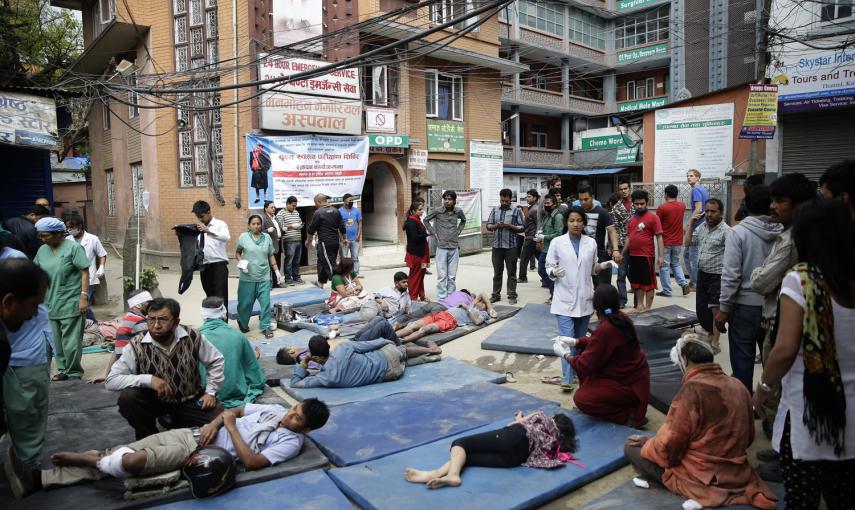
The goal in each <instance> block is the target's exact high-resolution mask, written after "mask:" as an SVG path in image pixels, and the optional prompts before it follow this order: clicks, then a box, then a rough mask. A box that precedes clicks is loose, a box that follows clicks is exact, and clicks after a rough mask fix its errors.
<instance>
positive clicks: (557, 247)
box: [546, 207, 611, 391]
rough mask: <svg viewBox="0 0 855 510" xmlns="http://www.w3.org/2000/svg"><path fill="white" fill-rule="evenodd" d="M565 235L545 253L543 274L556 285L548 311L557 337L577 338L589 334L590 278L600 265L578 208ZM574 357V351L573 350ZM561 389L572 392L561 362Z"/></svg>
mask: <svg viewBox="0 0 855 510" xmlns="http://www.w3.org/2000/svg"><path fill="white" fill-rule="evenodd" d="M565 218H566V221H567V233H566V234H563V235H561V236H559V237H556V238H555V239H553V240H552V242H551V243H550V244H549V252H548V253H547V254H546V274H547V275H549V278H551V279H552V280H553V281H554V282H555V292H554V294H553V296H552V307H551V308H550V312H551V313H552V314H553V315H555V317H556V318H557V319H558V335H559V336H567V337H572V338H580V337H583V336H585V335H586V334H587V333H588V320H589V319H590V318H591V314H592V313H594V305H593V300H594V283H593V281H592V278H591V277H592V276H593V275H595V274H597V273H599V272H600V270H601V268H602V266H603V265H608V264H611V262H603V263H602V264H598V263H597V242H596V241H595V240H594V238H593V237H590V236H586V235H584V231H585V226H586V225H587V223H588V216H587V215H586V214H585V211H583V210H582V208H581V207H571V208H570V209H569V210H568V211H567V215H566V216H565ZM572 350H573V353H574V354H575V348H574V349H572ZM561 373H562V376H563V378H562V381H563V383H562V384H561V388H562V389H563V390H565V391H570V390H572V389H573V384H572V382H573V376H574V373H573V369H572V368H570V364H569V363H567V362H566V361H565V360H564V359H562V360H561Z"/></svg>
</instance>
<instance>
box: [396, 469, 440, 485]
mask: <svg viewBox="0 0 855 510" xmlns="http://www.w3.org/2000/svg"><path fill="white" fill-rule="evenodd" d="M437 474H438V473H437V472H436V470H433V471H422V470H420V469H413V468H407V469H405V470H404V478H406V480H407V481H408V482H412V483H428V482H429V481H431V480H433V479H434V478H436V477H437Z"/></svg>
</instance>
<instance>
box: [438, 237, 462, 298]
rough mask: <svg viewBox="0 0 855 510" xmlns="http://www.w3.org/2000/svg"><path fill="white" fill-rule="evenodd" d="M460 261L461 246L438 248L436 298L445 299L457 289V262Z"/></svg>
mask: <svg viewBox="0 0 855 510" xmlns="http://www.w3.org/2000/svg"><path fill="white" fill-rule="evenodd" d="M459 261H460V248H437V249H436V259H435V260H434V262H435V263H436V299H437V301H439V300H440V299H445V297H446V296H448V295H449V294H451V293H452V292H454V290H455V289H456V287H455V285H454V279H455V278H457V263H458V262H459Z"/></svg>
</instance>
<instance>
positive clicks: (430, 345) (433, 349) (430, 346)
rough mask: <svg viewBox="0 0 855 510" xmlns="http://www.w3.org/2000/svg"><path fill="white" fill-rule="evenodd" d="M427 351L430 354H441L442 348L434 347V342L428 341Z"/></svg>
mask: <svg viewBox="0 0 855 510" xmlns="http://www.w3.org/2000/svg"><path fill="white" fill-rule="evenodd" d="M427 346H428V349H430V353H431V354H442V348H441V347H440V346H438V345H436V342H433V341H429V342H428V343H427Z"/></svg>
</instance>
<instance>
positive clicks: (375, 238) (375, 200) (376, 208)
mask: <svg viewBox="0 0 855 510" xmlns="http://www.w3.org/2000/svg"><path fill="white" fill-rule="evenodd" d="M392 171H393V170H392V169H391V168H389V166H388V165H387V164H386V163H383V162H376V163H372V164H370V165H369V166H368V173H367V175H366V177H365V185H364V186H363V188H362V217H363V219H362V237H363V241H364V242H365V245H366V246H368V245H370V244H375V243H377V244H382V243H397V242H398V208H397V204H398V185H397V183H396V182H395V176H394V175H393V174H392Z"/></svg>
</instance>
